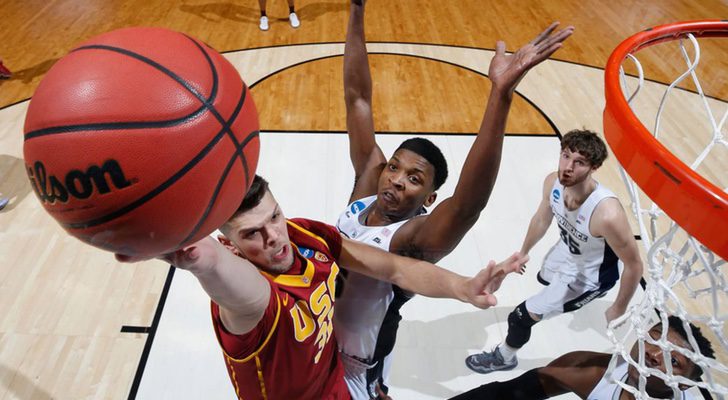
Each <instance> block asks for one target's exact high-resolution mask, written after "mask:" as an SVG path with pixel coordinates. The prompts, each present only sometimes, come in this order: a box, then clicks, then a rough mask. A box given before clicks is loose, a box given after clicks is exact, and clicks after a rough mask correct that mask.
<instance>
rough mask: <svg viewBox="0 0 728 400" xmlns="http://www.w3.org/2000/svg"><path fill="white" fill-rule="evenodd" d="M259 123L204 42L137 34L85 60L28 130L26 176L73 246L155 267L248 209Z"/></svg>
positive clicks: (52, 82)
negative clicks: (156, 260)
mask: <svg viewBox="0 0 728 400" xmlns="http://www.w3.org/2000/svg"><path fill="white" fill-rule="evenodd" d="M258 129H259V127H258V114H257V111H256V107H255V104H254V103H253V99H252V97H251V95H250V93H249V89H248V88H247V86H246V85H245V83H244V82H243V81H242V79H241V78H240V75H239V74H238V72H237V71H236V69H235V68H234V67H233V65H232V64H230V62H228V61H227V60H226V59H225V58H224V57H223V56H222V55H220V54H219V53H218V52H216V51H215V50H213V49H211V48H210V47H208V46H207V45H205V44H204V43H202V42H201V41H199V40H196V39H193V38H191V37H189V36H186V35H184V34H181V33H178V32H174V31H170V30H166V29H161V28H126V29H121V30H117V31H112V32H109V33H106V34H102V35H100V36H97V37H95V38H93V39H90V40H88V41H87V42H85V43H83V44H81V45H79V46H78V47H76V48H75V49H73V50H72V51H71V52H70V53H69V54H68V55H66V56H64V57H63V58H61V59H60V60H59V61H58V62H57V63H56V64H55V65H54V66H53V67H52V68H51V69H50V71H49V72H48V74H47V75H46V76H45V78H44V79H43V80H42V81H41V83H40V85H39V86H38V88H37V89H36V91H35V94H34V95H33V97H32V99H31V101H30V105H29V108H28V112H27V115H26V119H25V127H24V145H23V152H24V157H25V166H26V172H27V174H28V177H29V179H30V184H31V186H32V188H33V190H34V191H35V194H36V196H37V198H38V200H40V202H41V203H42V205H43V207H44V208H45V210H46V211H47V212H48V213H50V215H51V216H52V217H53V218H55V219H56V221H58V223H60V224H61V226H62V227H63V228H64V229H65V230H66V231H68V232H69V233H70V234H71V235H73V236H75V237H77V238H79V239H81V240H82V241H84V242H86V243H88V244H91V245H93V246H96V247H99V248H102V249H105V250H108V251H112V252H115V253H119V254H124V255H130V256H141V257H153V256H156V255H159V254H162V253H167V252H170V251H173V250H176V249H178V248H180V247H183V246H185V245H188V244H190V243H193V242H195V241H197V240H199V239H201V238H203V237H204V236H206V235H208V234H210V233H211V232H212V231H214V230H215V229H217V228H218V227H219V226H220V225H222V224H223V223H224V222H225V221H226V220H227V219H228V218H229V217H230V216H231V215H232V214H233V213H234V212H235V210H236V209H237V207H238V206H239V205H240V202H241V201H242V199H243V197H244V196H245V193H246V191H247V189H248V188H249V186H250V184H251V182H252V180H253V176H254V174H255V169H256V165H257V163H258V151H259V147H260V142H259V138H258Z"/></svg>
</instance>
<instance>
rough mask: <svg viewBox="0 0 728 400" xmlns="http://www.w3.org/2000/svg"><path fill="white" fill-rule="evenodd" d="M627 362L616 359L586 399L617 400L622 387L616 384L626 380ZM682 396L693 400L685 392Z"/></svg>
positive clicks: (680, 398) (682, 398) (681, 398)
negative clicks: (608, 371) (612, 367)
mask: <svg viewBox="0 0 728 400" xmlns="http://www.w3.org/2000/svg"><path fill="white" fill-rule="evenodd" d="M628 367H629V364H627V362H626V361H624V359H622V358H621V357H620V358H619V360H618V361H617V366H616V367H615V368H614V370H613V371H612V373H611V374H610V375H607V374H604V376H603V377H602V379H601V380H600V381H599V383H597V385H596V386H594V389H592V391H591V393H589V396H587V397H586V399H587V400H619V396H620V395H621V393H622V387H621V386H619V385H618V384H617V381H619V382H626V381H627V369H628ZM681 393H682V396H681V397H679V400H693V399H694V398H693V396H692V395H690V394H689V393H686V392H681Z"/></svg>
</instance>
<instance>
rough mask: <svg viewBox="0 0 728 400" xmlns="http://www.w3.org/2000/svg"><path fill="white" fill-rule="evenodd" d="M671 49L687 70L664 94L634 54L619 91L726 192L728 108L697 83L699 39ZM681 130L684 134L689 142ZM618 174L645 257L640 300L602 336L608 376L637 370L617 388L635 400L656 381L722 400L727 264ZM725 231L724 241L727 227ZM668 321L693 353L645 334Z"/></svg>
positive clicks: (727, 391)
mask: <svg viewBox="0 0 728 400" xmlns="http://www.w3.org/2000/svg"><path fill="white" fill-rule="evenodd" d="M675 44H677V45H678V46H679V54H680V56H681V57H680V58H682V59H683V60H684V62H685V64H686V66H687V68H686V70H685V71H684V72H683V73H682V74H680V76H678V77H677V78H676V79H675V80H674V82H672V83H671V84H670V85H669V86H667V88H665V87H664V85H659V84H655V83H653V82H646V81H645V79H644V74H643V67H642V64H641V63H640V61H639V60H638V59H637V57H635V55H634V54H630V55H628V56H627V59H629V60H630V61H631V64H632V65H630V66H629V67H631V68H632V69H633V70H635V71H636V73H635V74H636V75H637V76H636V77H631V76H628V75H626V74H625V72H624V69H623V68H620V79H621V83H622V93H623V95H624V97H625V98H626V99H628V102H629V104H630V108H631V109H632V111H633V112H634V113H635V115H637V117H638V118H639V119H640V120H641V121H642V122H643V125H645V126H646V127H648V128H649V127H652V129H651V132H652V134H653V135H654V137H655V138H656V139H658V140H659V141H660V142H661V143H662V144H663V145H665V146H666V147H667V148H668V149H669V150H670V151H671V152H673V154H675V155H676V156H677V157H678V158H680V159H681V160H682V161H683V162H685V163H686V164H687V165H689V166H690V167H691V168H692V169H693V170H695V171H697V172H698V173H700V174H701V175H702V176H703V177H705V178H706V179H708V180H709V181H711V182H712V183H713V184H715V185H717V186H718V187H720V188H723V190H724V191H728V166H727V165H728V161H727V160H726V158H727V157H726V155H728V152H727V151H728V142H726V140H725V135H724V133H723V132H724V131H725V127H726V120H727V119H728V104H726V103H725V102H723V101H720V100H716V99H712V98H709V97H708V96H706V95H705V93H704V92H703V88H702V86H701V84H700V80H699V69H698V66H699V64H700V46H699V43H698V40H696V38H695V37H694V36H693V35H692V34H689V33H688V34H685V35H683V36H682V37H681V38H680V39H679V40H678V41H674V42H668V43H667V44H662V45H661V46H663V45H672V46H675ZM688 78H691V80H689V79H688ZM690 84H692V86H691V87H690V89H692V90H682V89H679V86H678V85H682V86H686V85H687V86H690ZM676 88H677V89H676ZM638 94H639V96H638ZM655 110H656V112H655ZM721 114H722V116H721ZM716 115H718V116H719V118H716V117H715V116H716ZM685 132H690V135H689V137H686V135H685ZM620 172H621V175H622V178H623V180H624V181H625V184H626V186H627V192H628V193H629V196H630V198H631V210H632V212H633V214H634V217H635V220H636V224H637V225H638V227H639V233H640V238H641V241H642V244H643V245H644V250H645V253H646V255H645V258H646V271H645V281H646V287H645V293H644V296H643V298H642V300H641V302H639V304H636V305H633V306H632V307H631V308H630V309H629V311H628V312H627V313H626V314H625V315H623V316H622V317H621V318H618V319H617V320H615V321H613V323H612V324H610V328H609V331H608V336H609V338H610V339H611V340H612V342H613V343H614V346H615V349H614V357H613V358H612V365H610V372H611V370H612V369H613V368H614V366H615V365H616V362H617V357H621V358H623V359H624V360H626V361H627V362H628V363H629V364H631V365H632V366H633V367H634V368H636V370H637V371H638V372H639V374H640V379H639V384H638V385H637V387H633V386H630V385H629V384H627V383H625V382H619V385H620V386H622V388H623V389H624V390H627V391H629V392H631V393H632V394H633V395H634V397H635V398H636V399H652V397H650V396H649V395H648V394H647V391H646V381H647V378H648V377H650V376H655V377H658V378H660V379H662V380H663V381H664V382H665V383H666V385H667V386H668V387H670V388H671V389H672V390H673V395H674V397H675V398H678V399H679V398H682V397H680V396H681V395H682V394H681V392H680V388H679V386H678V385H680V384H687V385H690V386H697V387H698V388H701V389H703V390H701V392H703V394H707V393H710V394H709V395H708V396H710V397H712V398H714V399H725V398H726V397H728V367H727V365H728V339H726V337H727V336H726V333H727V331H726V328H727V326H726V320H728V282H727V279H726V273H725V271H726V268H728V266H726V265H725V264H726V262H725V260H723V259H722V258H720V257H719V256H718V255H717V254H715V253H714V252H713V251H711V250H710V249H709V248H707V247H705V246H704V245H702V244H701V243H700V242H698V241H697V240H696V239H695V238H693V237H691V236H690V235H689V234H688V233H686V232H685V231H684V230H683V229H682V228H681V227H680V226H679V225H677V224H676V223H675V222H674V221H672V219H671V218H670V217H669V216H668V215H666V214H665V213H664V212H663V211H662V210H661V209H660V206H659V205H657V204H655V203H654V202H652V201H651V200H650V199H649V198H647V196H645V195H644V194H643V193H642V192H641V190H640V189H639V187H637V185H635V183H634V182H633V181H632V180H631V179H630V178H629V176H628V175H627V174H626V173H625V171H624V170H622V169H621V168H620ZM715 222H716V223H724V222H720V221H715ZM725 228H726V229H725V234H726V235H728V226H726V227H725ZM668 316H677V317H679V318H680V319H681V320H682V321H683V327H684V329H685V331H686V332H687V336H688V337H687V339H688V342H689V343H690V345H691V347H692V350H690V349H686V348H683V347H679V346H676V345H675V344H673V343H671V342H670V341H668V340H667V329H663V330H662V335H661V336H660V337H657V338H653V337H651V336H650V335H649V334H648V332H649V330H650V328H652V326H653V325H654V324H655V323H657V322H660V321H662V326H663V327H666V326H668V324H667V317H668ZM689 323H692V324H694V325H696V326H698V327H700V328H701V330H702V331H703V334H704V335H705V337H706V338H707V339H708V340H709V341H710V342H711V344H712V346H713V349H714V350H715V354H716V359H713V358H708V357H706V356H705V355H703V354H701V352H700V351H699V347H698V343H697V340H696V338H695V337H694V336H693V334H692V332H691V329H690V327H689V325H688V324H689ZM633 340H636V342H637V346H638V348H639V352H637V354H638V356H637V357H636V359H634V358H633V357H632V356H631V355H630V352H631V349H632V342H633ZM646 343H647V344H651V345H656V346H659V347H660V348H661V349H662V355H663V365H664V366H665V368H664V369H665V371H664V372H663V371H662V370H660V369H657V368H650V367H649V366H648V365H647V364H648V363H646V360H645V356H644V353H645V344H646ZM672 352H678V353H681V354H683V355H684V356H686V357H688V358H689V359H691V360H692V361H693V362H694V363H695V364H696V365H698V366H699V367H701V368H702V370H703V376H702V377H701V379H700V381H698V382H696V381H693V380H691V379H689V377H684V376H680V375H677V374H675V373H673V367H672V363H671V362H670V361H671V353H672Z"/></svg>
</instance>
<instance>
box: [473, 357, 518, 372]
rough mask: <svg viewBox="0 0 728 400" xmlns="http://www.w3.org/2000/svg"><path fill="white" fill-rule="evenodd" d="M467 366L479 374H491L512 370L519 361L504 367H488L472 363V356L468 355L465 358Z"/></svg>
mask: <svg viewBox="0 0 728 400" xmlns="http://www.w3.org/2000/svg"><path fill="white" fill-rule="evenodd" d="M471 357H472V356H471ZM465 366H466V367H468V369H470V370H471V371H473V372H477V373H479V374H489V373H491V372H495V371H510V370H512V369H514V368H516V367H517V366H518V361H516V362H515V363H513V364H511V365H504V366H502V367H490V368H486V367H482V366H480V365H473V364H471V363H470V357H468V358H466V359H465Z"/></svg>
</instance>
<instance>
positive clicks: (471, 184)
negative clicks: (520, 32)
mask: <svg viewBox="0 0 728 400" xmlns="http://www.w3.org/2000/svg"><path fill="white" fill-rule="evenodd" d="M557 26H558V23H554V24H552V25H551V26H549V27H548V28H547V29H546V30H545V31H543V32H542V33H541V34H539V35H538V36H537V37H536V38H535V39H533V40H532V41H531V42H529V43H528V44H526V45H525V46H523V47H521V48H520V49H519V50H518V51H517V52H516V53H514V54H513V55H506V53H505V49H506V45H505V43H504V42H502V41H499V42H498V43H497V44H496V52H495V56H494V57H493V60H492V61H491V63H490V67H489V72H488V73H489V78H490V80H491V82H492V87H491V91H490V97H489V98H488V104H487V106H486V110H485V115H484V116H483V121H482V123H481V125H480V130H479V131H478V135H477V137H476V139H475V142H474V143H473V146H472V147H471V148H470V151H469V152H468V156H467V158H466V159H465V164H464V165H463V169H462V171H461V173H460V177H459V179H458V183H457V185H456V187H455V192H454V193H453V195H452V197H450V198H449V199H446V200H445V201H443V202H442V203H440V204H439V205H438V206H437V207H436V208H435V209H434V210H433V211H432V214H431V215H430V216H429V217H428V218H427V221H426V222H425V223H424V224H425V225H427V227H426V229H421V228H418V229H416V230H415V231H417V232H419V234H417V235H416V236H415V237H414V240H413V245H414V246H416V247H418V248H425V249H440V250H441V252H442V254H441V255H440V257H442V256H444V255H446V254H447V253H449V252H450V251H452V249H453V248H454V247H455V246H456V245H457V244H458V243H459V242H460V239H462V237H463V236H464V235H465V233H466V232H467V231H468V230H470V228H471V227H472V226H473V224H475V222H476V221H477V219H478V217H479V216H480V212H481V211H482V210H483V209H484V208H485V206H486V204H487V203H488V199H489V198H490V194H491V192H492V190H493V186H494V185H495V181H496V177H497V175H498V169H499V168H500V160H501V153H502V148H503V136H504V134H505V127H506V120H507V117H508V112H509V110H510V108H511V102H512V100H513V92H514V91H515V88H516V86H517V85H518V83H519V82H520V80H521V79H522V78H523V77H524V76H525V74H526V73H527V72H528V71H529V70H530V69H531V68H532V67H534V66H535V65H538V64H539V63H541V62H542V61H544V60H546V59H547V58H548V57H549V56H551V54H553V53H554V52H555V51H556V50H558V49H559V48H561V46H562V43H563V41H564V40H566V39H567V38H568V37H569V36H571V34H572V32H573V27H567V28H566V29H563V30H561V31H558V32H555V29H556V27H557ZM434 259H438V258H434Z"/></svg>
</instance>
